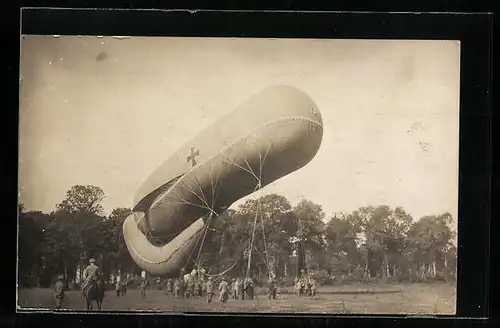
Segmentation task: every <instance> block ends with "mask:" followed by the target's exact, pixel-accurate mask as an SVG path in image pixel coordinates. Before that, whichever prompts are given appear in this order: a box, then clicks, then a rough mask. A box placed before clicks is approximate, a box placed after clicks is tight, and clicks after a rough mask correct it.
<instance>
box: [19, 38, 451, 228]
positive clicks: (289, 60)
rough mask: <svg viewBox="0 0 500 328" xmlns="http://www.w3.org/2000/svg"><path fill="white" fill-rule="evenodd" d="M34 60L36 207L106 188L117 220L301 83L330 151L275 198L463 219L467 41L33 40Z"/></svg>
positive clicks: (23, 178) (23, 169)
mask: <svg viewBox="0 0 500 328" xmlns="http://www.w3.org/2000/svg"><path fill="white" fill-rule="evenodd" d="M21 51H22V55H21V57H22V58H21V78H22V80H21V106H20V107H21V108H20V142H19V147H20V150H19V151H20V153H19V166H20V171H19V186H20V189H19V192H20V201H21V202H22V203H24V204H25V205H26V207H27V208H28V209H31V210H42V211H47V212H48V211H51V210H53V209H55V205H56V204H57V203H59V202H60V201H61V200H62V199H63V198H64V197H65V192H66V191H67V190H68V189H69V188H70V187H71V186H72V185H75V184H85V185H86V184H92V185H97V186H99V187H101V188H102V189H103V190H104V192H105V194H106V200H105V210H106V212H107V213H109V212H111V210H112V209H113V208H115V207H132V206H133V199H134V195H135V193H136V191H137V189H138V188H139V186H140V185H141V184H142V182H143V181H144V180H145V179H146V178H147V177H148V175H150V174H151V173H152V172H153V171H154V170H155V169H156V168H157V167H158V166H159V165H161V164H162V163H163V162H164V161H165V160H166V159H167V158H168V157H169V155H171V154H172V153H173V152H174V151H175V150H177V148H179V147H180V146H181V145H182V144H184V142H186V141H188V140H189V139H190V138H192V137H194V136H195V135H196V134H198V133H199V132H201V131H202V130H203V129H204V128H205V127H206V126H208V125H209V124H210V123H211V122H214V121H215V120H217V119H218V118H219V117H220V116H221V115H223V114H225V113H228V112H229V111H231V110H233V109H234V108H235V107H236V106H237V105H239V104H240V103H241V102H243V101H245V100H246V99H247V98H248V97H249V96H251V95H252V94H253V93H254V92H256V91H259V90H261V89H263V88H265V87H268V86H271V85H275V84H287V85H292V86H295V87H297V88H299V89H301V90H303V91H305V92H306V93H308V94H309V95H310V96H311V98H312V99H313V100H314V101H315V102H316V104H317V105H318V107H319V109H320V111H321V113H322V116H323V121H324V135H323V142H322V145H321V148H320V150H319V152H318V154H317V155H316V157H315V158H314V159H313V160H312V161H311V162H310V163H309V164H308V165H307V166H305V167H304V168H302V169H300V170H298V171H297V172H294V173H292V174H290V175H288V176H286V177H284V178H282V179H281V180H278V181H277V182H275V183H273V184H272V185H269V186H267V187H266V188H264V189H263V190H262V193H274V192H276V193H280V194H282V195H285V196H286V197H287V198H288V199H290V201H291V202H292V204H295V203H296V202H297V201H298V200H300V199H301V197H305V198H307V199H310V200H312V201H314V202H316V203H319V204H321V205H322V206H323V208H324V210H325V212H326V213H327V215H328V216H329V215H330V214H331V213H333V212H339V211H346V212H350V211H353V210H355V209H356V208H358V207H360V206H367V205H379V204H388V205H390V206H391V207H395V206H399V205H400V206H403V207H404V208H405V209H406V210H407V211H408V212H409V213H410V214H411V215H412V216H413V217H414V218H416V219H417V218H419V217H421V216H423V215H427V214H440V213H443V212H450V213H451V214H452V215H453V216H454V217H455V218H456V215H457V206H458V205H457V204H458V133H459V131H458V113H459V76H460V70H459V64H460V63H459V58H460V45H459V43H458V42H455V41H399V40H398V41H369V40H293V39H289V40H284V39H281V40H278V39H267V40H266V39H235V38H231V39H230V38H228V39H222V38H221V39H215V38H212V39H210V38H207V39H202V38H159V37H158V38H130V39H115V38H111V37H105V38H98V37H65V36H62V37H57V38H56V37H52V36H26V37H25V38H24V39H23V41H22V49H21ZM251 197H255V195H253V196H251ZM243 200H244V199H243Z"/></svg>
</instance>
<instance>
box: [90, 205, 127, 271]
mask: <svg viewBox="0 0 500 328" xmlns="http://www.w3.org/2000/svg"><path fill="white" fill-rule="evenodd" d="M131 214H132V210H131V209H129V208H115V209H114V210H113V211H112V212H111V214H110V215H109V216H108V218H107V220H101V221H100V222H99V223H98V231H99V234H98V238H97V241H96V244H97V245H96V246H97V247H98V248H99V249H101V250H102V252H101V253H102V258H103V261H102V263H101V265H102V269H103V272H104V273H105V274H106V275H108V274H111V273H116V272H118V271H120V272H124V270H125V271H133V270H134V269H135V266H136V265H135V263H134V262H133V260H132V257H131V256H130V253H129V252H128V249H127V246H126V244H125V239H124V237H123V229H122V226H123V221H125V219H126V218H127V217H128V216H130V215H131Z"/></svg>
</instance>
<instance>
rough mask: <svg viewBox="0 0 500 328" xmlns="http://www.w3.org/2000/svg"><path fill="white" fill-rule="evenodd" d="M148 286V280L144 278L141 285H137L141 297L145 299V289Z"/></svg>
mask: <svg viewBox="0 0 500 328" xmlns="http://www.w3.org/2000/svg"><path fill="white" fill-rule="evenodd" d="M147 286H148V280H147V279H146V278H143V279H142V280H141V284H140V285H139V289H140V290H141V296H142V297H146V288H147Z"/></svg>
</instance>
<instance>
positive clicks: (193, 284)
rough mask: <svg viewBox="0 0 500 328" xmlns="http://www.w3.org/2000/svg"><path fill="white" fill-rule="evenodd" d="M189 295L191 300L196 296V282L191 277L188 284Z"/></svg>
mask: <svg viewBox="0 0 500 328" xmlns="http://www.w3.org/2000/svg"><path fill="white" fill-rule="evenodd" d="M189 295H190V296H191V297H193V298H194V297H195V296H196V280H195V279H194V277H191V281H190V282H189Z"/></svg>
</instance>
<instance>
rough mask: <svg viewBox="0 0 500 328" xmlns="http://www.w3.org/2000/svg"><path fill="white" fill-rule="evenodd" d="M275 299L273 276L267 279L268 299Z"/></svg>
mask: <svg viewBox="0 0 500 328" xmlns="http://www.w3.org/2000/svg"><path fill="white" fill-rule="evenodd" d="M271 298H272V299H273V300H275V299H276V280H274V278H270V279H269V299H271Z"/></svg>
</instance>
